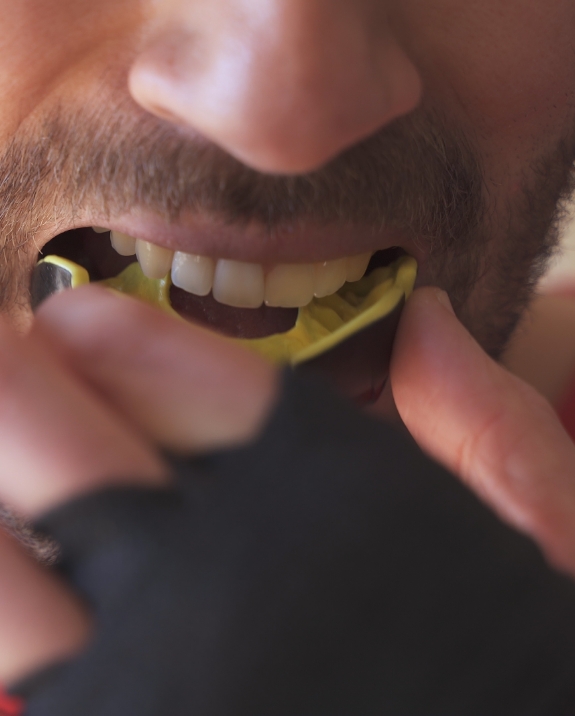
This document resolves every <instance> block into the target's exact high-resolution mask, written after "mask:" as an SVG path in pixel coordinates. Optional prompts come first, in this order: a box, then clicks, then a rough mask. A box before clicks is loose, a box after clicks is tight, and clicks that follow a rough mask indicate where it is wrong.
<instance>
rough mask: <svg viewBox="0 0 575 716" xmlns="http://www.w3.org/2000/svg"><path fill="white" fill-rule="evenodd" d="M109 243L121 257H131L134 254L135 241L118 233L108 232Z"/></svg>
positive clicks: (131, 237)
mask: <svg viewBox="0 0 575 716" xmlns="http://www.w3.org/2000/svg"><path fill="white" fill-rule="evenodd" d="M110 242H111V244H112V246H113V247H114V248H115V249H116V251H117V252H118V253H119V254H121V255H122V256H133V255H134V254H135V253H136V239H134V237H133V236H128V234H122V233H120V232H119V231H111V232H110Z"/></svg>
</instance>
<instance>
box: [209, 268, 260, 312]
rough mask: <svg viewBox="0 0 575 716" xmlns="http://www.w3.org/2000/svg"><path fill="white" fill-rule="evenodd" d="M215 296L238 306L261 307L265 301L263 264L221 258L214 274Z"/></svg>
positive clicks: (229, 304) (228, 303)
mask: <svg viewBox="0 0 575 716" xmlns="http://www.w3.org/2000/svg"><path fill="white" fill-rule="evenodd" d="M213 293H214V298H215V299H216V301H219V302H220V303H225V304H227V305H228V306H236V307H237V308H259V307H260V306H261V305H262V303H263V301H264V270H263V268H262V266H261V264H250V263H244V262H243V261H231V260H230V259H220V260H219V261H218V263H217V264H216V270H215V274H214V288H213Z"/></svg>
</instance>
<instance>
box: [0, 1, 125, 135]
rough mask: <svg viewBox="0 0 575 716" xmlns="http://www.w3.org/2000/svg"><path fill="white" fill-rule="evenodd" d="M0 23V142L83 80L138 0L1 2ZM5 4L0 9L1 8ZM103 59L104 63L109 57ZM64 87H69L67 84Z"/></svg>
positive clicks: (98, 65) (95, 69) (97, 69)
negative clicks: (42, 106) (43, 105)
mask: <svg viewBox="0 0 575 716" xmlns="http://www.w3.org/2000/svg"><path fill="white" fill-rule="evenodd" d="M1 4H2V22H1V23H0V98H1V105H0V107H1V109H0V141H2V140H5V139H6V138H7V137H9V136H11V135H12V134H13V133H14V131H15V130H16V128H17V127H18V126H19V124H20V123H21V122H22V121H23V120H24V119H25V118H26V117H27V116H29V115H30V114H31V113H32V112H33V111H34V110H35V108H37V107H38V105H39V104H41V103H42V102H43V101H44V100H45V99H46V98H50V97H51V96H52V95H54V94H55V93H58V96H59V98H60V99H62V97H63V98H64V99H65V97H66V93H67V92H68V91H71V90H72V88H74V91H76V90H77V89H78V87H79V85H82V84H89V83H90V80H88V79H87V75H91V76H92V82H94V81H97V80H96V77H97V75H98V74H101V73H102V72H103V70H104V67H103V64H105V63H103V61H102V60H103V58H104V56H105V54H106V53H108V52H109V47H110V46H112V44H113V43H114V42H121V39H120V38H121V37H122V33H124V34H125V33H126V32H127V31H128V28H130V29H131V30H132V31H133V26H134V25H135V23H136V22H137V18H138V5H139V2H138V0H126V1H125V2H121V3H120V2H118V1H117V0H98V1H97V2H92V1H91V0H4V2H2V3H1ZM4 6H5V7H4ZM106 61H107V62H108V63H109V57H107V59H106ZM68 87H70V90H68V89H67V88H68Z"/></svg>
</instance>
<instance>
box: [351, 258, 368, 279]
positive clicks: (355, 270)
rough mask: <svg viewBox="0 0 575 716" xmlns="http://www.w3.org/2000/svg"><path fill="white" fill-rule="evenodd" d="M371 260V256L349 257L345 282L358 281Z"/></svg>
mask: <svg viewBox="0 0 575 716" xmlns="http://www.w3.org/2000/svg"><path fill="white" fill-rule="evenodd" d="M370 259H371V254H370V253H367V254H359V256H350V257H349V258H348V259H347V279H346V280H347V281H359V279H360V278H363V274H364V273H365V272H366V271H367V265H368V263H369V260H370Z"/></svg>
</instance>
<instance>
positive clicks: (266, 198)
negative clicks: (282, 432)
mask: <svg viewBox="0 0 575 716" xmlns="http://www.w3.org/2000/svg"><path fill="white" fill-rule="evenodd" d="M95 106H97V107H99V108H100V109H98V110H94V109H93V108H82V109H76V110H75V111H70V107H67V108H66V109H65V110H64V108H63V107H55V108H54V109H53V110H52V111H51V112H50V113H49V114H47V115H45V116H43V117H42V118H41V119H40V120H38V119H34V120H33V121H30V122H28V123H26V124H24V125H23V126H21V128H20V129H19V130H18V132H17V133H16V134H15V136H14V137H13V139H12V140H11V142H10V143H9V145H8V146H7V147H6V148H5V150H4V152H3V154H2V155H1V156H0V235H1V236H2V244H1V246H0V251H1V256H0V310H2V311H3V312H4V313H6V314H8V315H11V314H14V312H15V310H16V309H17V308H19V307H21V306H22V305H25V304H27V303H28V302H29V287H28V282H29V271H30V261H29V260H25V257H29V256H30V249H31V247H32V248H34V239H35V236H36V235H37V234H38V232H40V231H42V230H43V229H44V228H45V227H47V226H50V227H56V232H57V231H58V228H57V227H64V226H66V227H69V226H70V222H71V221H74V220H75V217H80V216H82V215H83V214H85V212H86V211H87V210H88V209H90V210H92V211H94V212H97V213H98V215H103V216H108V215H111V214H118V213H124V212H128V211H131V210H134V209H137V208H143V209H145V210H146V211H147V212H153V213H155V214H156V215H157V216H158V217H159V218H161V219H163V220H164V221H165V222H167V223H171V222H176V221H178V220H179V219H184V218H185V216H186V214H191V215H202V216H207V217H210V218H212V219H215V220H217V221H219V222H224V223H225V224H227V225H229V226H237V227H245V226H246V225H254V224H255V225H257V226H260V227H263V228H264V229H265V231H266V232H267V236H268V237H269V240H270V243H271V242H273V240H274V236H275V235H276V234H278V233H279V232H280V231H283V232H284V235H285V230H286V229H287V230H293V229H294V227H295V228H297V227H298V226H302V227H303V226H305V225H306V224H308V225H309V223H310V222H313V223H314V224H316V225H317V224H319V225H323V226H329V225H333V224H336V225H342V224H347V225H351V226H353V227H357V229H358V231H360V230H361V231H373V232H378V233H380V232H382V231H386V230H389V231H394V232H396V233H397V232H400V233H401V234H402V235H404V236H406V237H407V239H408V240H409V241H410V242H412V244H414V245H416V246H418V247H420V248H421V249H422V250H423V252H424V253H425V255H426V256H427V258H426V262H425V283H427V284H434V285H437V286H439V287H441V288H443V289H444V290H446V291H447V292H448V293H449V295H450V298H451V301H452V303H453V305H454V308H455V310H456V312H457V313H458V315H459V317H460V319H461V320H462V321H463V322H464V324H465V325H466V326H467V327H468V329H469V330H470V331H471V333H472V334H473V335H474V336H475V337H476V338H477V339H478V340H479V342H480V343H481V344H482V346H483V347H484V348H485V350H487V351H488V352H489V353H490V354H491V355H493V356H497V355H499V354H500V352H501V351H502V350H503V348H504V346H505V344H506V342H507V340H508V337H509V336H510V334H511V332H512V330H513V328H514V326H515V325H516V323H517V320H518V318H519V317H520V315H521V313H522V312H523V310H524V307H525V305H526V303H527V302H528V300H529V297H530V295H531V293H532V292H533V288H534V286H535V284H536V282H537V279H538V278H539V276H540V275H541V273H542V271H543V269H544V267H545V265H546V261H547V259H548V258H549V256H550V255H551V254H552V251H553V249H554V247H555V246H556V244H557V237H558V227H559V225H560V222H561V219H562V216H563V213H564V206H565V200H566V199H567V198H568V196H569V195H570V193H571V189H572V187H571V184H572V165H573V160H574V158H575V137H574V136H572V135H573V134H575V132H572V133H571V135H570V136H567V137H563V138H562V139H561V140H560V141H558V142H557V143H556V146H554V147H553V148H552V149H551V150H550V151H548V152H547V154H546V155H545V156H542V157H540V158H538V159H537V161H536V162H534V163H533V164H532V165H530V166H529V167H526V168H525V171H524V176H523V180H522V184H521V187H520V191H518V192H515V193H514V198H513V200H508V199H506V198H505V197H501V196H497V195H493V193H492V195H491V196H490V192H489V191H488V189H487V182H486V181H485V178H484V171H483V165H482V161H481V155H480V152H479V151H478V149H477V147H476V146H475V143H474V141H473V137H470V136H469V135H468V134H466V133H464V132H463V131H462V130H461V128H459V127H455V126H453V124H452V123H451V124H450V123H449V122H448V121H447V120H446V119H445V117H442V116H441V115H440V114H439V113H437V112H436V111H433V110H430V109H428V108H425V107H421V108H420V109H418V110H417V111H415V112H413V113H412V114H411V115H409V116H407V117H404V118H401V119H399V120H396V121H395V122H394V123H392V124H390V125H389V126H387V127H385V128H384V129H382V130H381V131H380V132H378V133H377V134H376V135H374V136H372V137H370V138H369V139H367V140H365V141H363V142H361V143H360V144H358V145H356V146H354V147H353V148H351V149H349V150H348V151H346V152H345V153H343V154H341V155H340V156H339V157H337V158H336V159H335V160H333V161H332V162H330V163H329V164H328V165H326V166H325V167H323V168H321V169H319V170H318V171H315V172H312V173H309V174H305V175H300V176H272V175H265V174H261V173H259V172H257V171H254V170H252V169H250V168H248V167H246V166H244V165H243V164H241V163H240V162H238V161H237V160H235V159H234V158H233V157H231V156H230V155H228V154H227V153H225V152H223V151H222V150H220V149H219V148H218V147H216V146H214V145H213V144H211V143H209V142H207V141H205V140H202V139H201V138H198V137H192V136H190V134H189V133H186V132H185V131H183V130H180V129H178V128H175V127H173V126H172V125H170V124H168V123H166V122H164V121H162V120H159V119H157V118H155V117H153V116H151V115H149V114H147V113H145V112H144V111H143V110H141V109H140V108H138V107H137V106H136V105H135V104H133V103H132V102H131V101H130V100H127V99H122V100H117V99H116V100H115V99H114V98H113V97H110V99H109V101H102V99H100V100H99V101H98V103H95ZM349 253H350V254H352V253H353V251H352V250H350V252H349Z"/></svg>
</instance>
